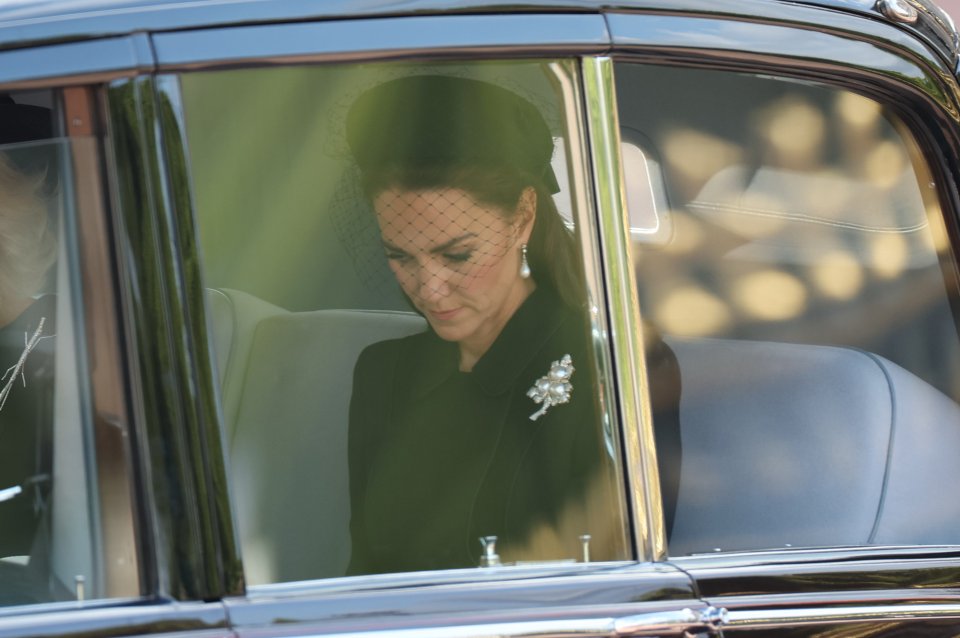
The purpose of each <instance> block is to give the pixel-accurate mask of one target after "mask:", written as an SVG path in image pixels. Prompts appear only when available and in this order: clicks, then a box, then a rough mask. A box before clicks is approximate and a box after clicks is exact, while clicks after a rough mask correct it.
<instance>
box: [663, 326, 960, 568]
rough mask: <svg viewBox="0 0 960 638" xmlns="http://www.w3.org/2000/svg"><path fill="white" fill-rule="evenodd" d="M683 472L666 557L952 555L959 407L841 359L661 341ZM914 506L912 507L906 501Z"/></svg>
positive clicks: (801, 349)
mask: <svg viewBox="0 0 960 638" xmlns="http://www.w3.org/2000/svg"><path fill="white" fill-rule="evenodd" d="M668 343H669V344H670V346H671V347H672V348H673V350H674V352H675V353H676V355H677V359H678V362H679V364H680V369H681V378H682V384H683V389H682V395H681V400H680V423H681V438H682V445H683V461H682V470H681V479H680V493H679V498H678V505H677V513H676V520H675V523H674V529H673V534H672V536H671V540H670V548H671V554H673V555H684V554H690V553H699V552H711V551H715V550H716V549H721V550H724V551H730V550H746V549H757V548H763V547H766V548H778V547H787V546H793V547H800V546H805V547H809V546H824V545H832V546H835V545H842V544H850V545H865V544H888V543H889V544H899V543H910V544H912V543H955V542H956V541H957V538H958V537H960V534H958V532H960V522H958V521H960V503H958V502H956V499H951V502H944V501H942V500H939V499H936V498H933V497H931V495H933V494H953V493H955V491H956V490H957V489H958V488H960V469H958V467H960V465H958V464H957V463H956V462H955V459H954V458H952V457H953V456H954V454H955V451H956V450H958V449H960V408H958V406H957V405H956V404H955V403H954V402H953V401H952V400H950V399H949V398H947V397H946V396H945V395H943V394H942V393H940V392H939V391H938V390H936V389H934V388H933V387H931V386H930V385H928V384H927V383H925V382H924V381H922V380H920V379H918V378H917V377H915V376H914V375H912V374H911V373H909V372H907V371H906V370H904V369H903V368H900V367H899V366H897V365H895V364H893V363H891V362H890V361H887V360H886V359H883V358H881V357H878V356H876V355H873V354H870V353H866V352H862V351H858V350H854V349H850V348H841V347H829V346H811V345H796V344H786V343H771V342H750V341H732V340H721V339H715V340H713V339H677V338H671V339H668ZM918 496H920V498H918Z"/></svg>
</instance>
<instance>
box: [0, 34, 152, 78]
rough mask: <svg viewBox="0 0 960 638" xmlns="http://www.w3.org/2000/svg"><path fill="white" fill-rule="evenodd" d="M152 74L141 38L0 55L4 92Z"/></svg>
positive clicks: (148, 53) (147, 44) (146, 44)
mask: <svg viewBox="0 0 960 638" xmlns="http://www.w3.org/2000/svg"><path fill="white" fill-rule="evenodd" d="M152 70H153V53H152V51H151V50H150V41H149V39H148V38H147V36H146V35H144V34H136V35H131V36H126V37H122V38H110V39H107V40H92V41H89V42H73V43H69V44H57V45H52V46H45V47H38V48H34V49H17V50H14V51H4V52H0V84H2V85H4V89H7V88H11V89H12V88H31V87H41V86H63V85H65V84H74V85H75V84H90V83H94V82H106V81H109V80H115V79H118V78H122V77H132V76H134V75H137V74H139V73H149V72H150V71H152Z"/></svg>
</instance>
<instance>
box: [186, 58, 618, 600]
mask: <svg viewBox="0 0 960 638" xmlns="http://www.w3.org/2000/svg"><path fill="white" fill-rule="evenodd" d="M574 69H575V66H574V65H572V64H568V63H556V62H538V61H533V62H524V63H472V64H453V63H449V64H432V65H409V64H406V65H399V64H371V65H350V66H327V67H317V68H314V67H297V68H281V69H276V68H273V69H256V70H233V71H228V72H217V73H203V74H189V75H184V76H183V77H182V78H181V90H182V95H183V99H184V111H185V119H186V128H187V136H188V139H189V146H190V149H191V151H190V152H191V165H192V168H191V171H192V178H193V181H194V188H195V192H196V197H197V199H196V206H197V215H198V220H199V227H200V230H201V242H202V251H203V252H202V257H203V262H202V263H203V271H204V276H205V283H206V286H207V287H208V315H209V316H210V318H211V327H212V331H211V333H212V335H213V339H214V340H215V342H214V344H213V345H214V349H215V352H216V357H217V362H218V367H219V373H220V382H221V389H222V398H223V413H224V417H225V428H226V436H227V440H228V446H229V461H230V473H231V480H232V487H233V495H234V498H235V500H236V503H237V511H238V517H239V521H238V524H239V529H240V536H241V542H242V551H243V558H244V565H245V569H246V575H247V579H248V582H250V583H253V584H261V583H272V582H282V581H292V580H301V579H308V578H321V577H335V576H343V575H353V574H358V575H359V574H372V573H396V572H412V571H421V570H428V569H454V568H468V569H472V568H477V567H483V566H488V565H496V564H507V565H512V564H530V563H545V562H546V563H565V562H569V563H575V562H580V561H583V560H585V559H588V560H592V561H603V560H618V559H624V558H629V557H630V552H629V550H628V545H627V532H626V527H625V523H624V511H623V498H622V495H621V492H622V488H621V479H620V478H618V472H617V459H618V458H619V456H618V455H619V452H618V444H617V441H616V438H615V436H614V435H613V433H612V431H611V429H610V428H611V424H612V423H613V422H614V421H613V420H612V419H611V418H609V406H608V405H607V404H606V403H605V401H606V400H607V397H609V396H610V394H609V392H605V391H604V387H605V384H606V381H605V379H604V377H603V375H601V374H600V373H599V372H598V370H602V369H603V365H604V362H603V361H597V360H596V355H595V352H596V351H602V349H603V348H602V346H603V344H602V342H597V341H595V339H597V338H599V337H597V336H595V335H600V334H601V332H600V331H596V330H593V328H594V326H592V324H591V320H592V316H591V314H590V313H588V311H587V310H588V308H590V307H591V305H592V304H595V303H596V300H592V299H590V297H589V294H588V292H587V286H586V283H585V276H584V275H583V270H584V267H583V260H582V258H581V255H580V246H581V241H582V238H581V236H580V233H579V230H580V229H579V228H577V224H578V222H577V219H578V214H580V213H582V211H577V210H576V206H575V202H577V201H579V200H578V198H580V200H582V198H583V197H584V194H583V193H573V192H571V191H570V188H569V186H568V185H567V179H566V177H567V175H568V174H569V171H570V170H573V169H572V168H570V167H571V166H576V164H574V163H572V162H571V161H570V158H569V157H568V154H570V151H569V149H571V147H577V146H579V145H581V144H582V142H581V140H580V139H579V137H578V136H579V131H578V129H577V123H576V121H574V120H571V119H570V115H569V113H568V110H572V109H573V108H575V107H573V106H569V105H575V104H577V100H576V86H577V82H576V77H575V75H574ZM588 235H589V234H588ZM604 426H606V428H607V429H606V430H605V429H604Z"/></svg>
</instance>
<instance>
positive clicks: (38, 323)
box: [0, 91, 107, 605]
mask: <svg viewBox="0 0 960 638" xmlns="http://www.w3.org/2000/svg"><path fill="white" fill-rule="evenodd" d="M56 104H57V96H56V94H55V93H54V92H51V91H36V92H24V93H14V94H3V95H0V300H2V301H0V371H2V375H3V376H2V379H0V440H2V444H0V605H19V604H28V603H41V602H52V601H69V600H78V599H79V600H82V599H85V598H94V597H102V596H105V595H107V592H106V588H105V584H104V583H103V582H102V581H101V579H100V574H102V573H103V572H102V565H101V563H100V562H99V561H100V560H101V557H102V556H103V554H101V553H100V551H99V541H98V539H99V536H100V535H99V522H98V518H97V515H96V513H97V512H98V504H97V503H98V499H97V485H96V472H95V468H94V467H93V466H92V465H91V461H92V458H93V449H92V434H91V429H90V428H91V421H90V418H89V413H88V410H87V406H86V404H85V401H84V398H83V397H84V391H85V388H86V384H85V383H84V382H83V378H84V373H83V372H82V368H81V367H80V359H79V358H78V356H77V349H78V346H77V342H78V339H79V338H80V337H81V335H82V331H80V330H78V326H77V324H76V322H75V316H76V309H77V307H78V304H77V299H76V298H75V289H74V287H73V286H72V282H73V281H74V278H75V269H74V268H72V266H71V264H72V263H73V261H72V260H73V258H72V248H71V246H70V244H69V242H68V239H69V236H70V235H69V234H68V233H66V232H65V231H64V229H65V228H68V227H69V226H70V223H69V217H70V216H71V215H72V212H73V186H72V183H71V180H72V176H71V174H70V164H71V147H70V143H69V142H68V141H66V140H65V139H64V138H58V137H56V136H57V123H58V121H59V117H58V111H57V109H56Z"/></svg>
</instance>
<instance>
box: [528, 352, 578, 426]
mask: <svg viewBox="0 0 960 638" xmlns="http://www.w3.org/2000/svg"><path fill="white" fill-rule="evenodd" d="M575 369H576V368H574V367H573V360H572V359H571V358H570V355H568V354H565V355H563V358H562V359H560V360H559V361H554V362H553V363H551V364H550V372H548V373H547V374H545V375H544V376H542V377H540V378H539V379H537V382H536V383H534V384H533V387H532V388H530V389H529V390H527V396H528V397H530V398H531V399H533V402H534V403H537V404H540V406H541V407H540V409H539V410H537V411H536V412H534V413H533V414H531V415H530V420H531V421H536V420H537V419H539V418H540V417H542V416H543V415H544V414H546V413H547V410H548V409H550V408H552V407H553V406H555V405H560V404H562V403H567V402H568V401H570V394H571V393H572V392H573V384H572V383H570V377H572V376H573V371H574V370H575Z"/></svg>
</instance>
